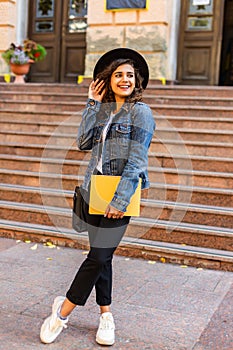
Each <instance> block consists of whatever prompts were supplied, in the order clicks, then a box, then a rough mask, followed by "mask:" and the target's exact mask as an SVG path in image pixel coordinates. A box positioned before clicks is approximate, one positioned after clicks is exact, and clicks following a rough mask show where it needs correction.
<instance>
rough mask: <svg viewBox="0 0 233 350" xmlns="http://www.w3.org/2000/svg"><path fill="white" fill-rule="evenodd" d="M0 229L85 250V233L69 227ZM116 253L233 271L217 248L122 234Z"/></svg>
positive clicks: (1, 224)
mask: <svg viewBox="0 0 233 350" xmlns="http://www.w3.org/2000/svg"><path fill="white" fill-rule="evenodd" d="M0 230H1V232H4V236H5V237H11V238H16V239H21V240H25V239H30V240H31V241H32V242H41V243H45V242H48V241H50V242H52V243H54V244H57V245H61V246H64V245H65V246H69V247H72V248H86V249H87V247H88V239H87V234H86V233H85V232H84V233H79V234H78V233H76V232H75V231H73V230H72V229H67V228H64V227H53V226H46V225H35V224H31V223H30V224H28V223H21V222H17V221H8V220H1V221H0ZM116 253H118V254H119V253H120V254H122V255H127V256H132V257H138V258H144V259H148V260H158V261H163V262H164V261H165V262H171V263H178V264H182V265H191V266H197V267H204V268H212V269H218V270H221V269H222V270H227V271H233V264H232V263H233V253H232V252H231V251H226V250H220V249H210V248H206V247H196V246H190V245H186V246H185V245H179V244H174V243H169V242H160V241H150V240H145V239H141V238H138V239H135V238H131V237H128V236H125V237H123V240H122V242H121V244H120V246H119V247H118V249H117V251H116ZM161 258H163V260H162V259H161Z"/></svg>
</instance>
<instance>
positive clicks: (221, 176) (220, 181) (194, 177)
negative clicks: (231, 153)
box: [0, 158, 233, 188]
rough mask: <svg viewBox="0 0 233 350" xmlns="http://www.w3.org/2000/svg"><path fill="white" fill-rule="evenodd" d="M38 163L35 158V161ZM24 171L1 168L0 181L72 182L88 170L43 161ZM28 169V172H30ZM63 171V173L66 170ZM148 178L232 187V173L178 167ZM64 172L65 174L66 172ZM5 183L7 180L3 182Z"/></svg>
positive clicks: (81, 163)
mask: <svg viewBox="0 0 233 350" xmlns="http://www.w3.org/2000/svg"><path fill="white" fill-rule="evenodd" d="M34 160H35V158H34ZM8 163H9V166H10V164H11V166H12V167H15V161H14V160H13V161H12V162H11V163H10V162H8V161H6V165H7V164H8ZM22 164H23V165H22V167H23V170H20V169H19V170H18V169H4V168H1V169H0V181H3V179H4V178H5V179H6V177H7V173H8V174H9V175H10V174H11V176H13V177H14V176H21V174H23V176H25V174H27V176H30V177H31V178H38V180H39V179H40V180H41V179H42V178H46V177H47V178H48V183H50V182H51V181H50V179H49V177H53V178H54V179H57V180H59V179H60V180H62V181H63V180H64V181H66V179H68V176H69V177H70V178H72V179H74V178H75V176H73V174H78V175H79V176H82V175H83V174H84V172H85V170H86V165H87V163H86V162H84V161H74V160H73V161H72V160H64V161H63V160H61V161H59V160H54V159H49V160H47V159H40V161H39V162H37V163H35V162H34V163H33V161H31V162H29V163H28V164H27V166H26V164H25V163H22ZM27 167H28V170H27ZM63 169H64V170H63ZM148 171H149V177H150V180H151V182H157V183H169V184H176V183H179V184H180V185H181V184H182V185H189V186H191V185H193V186H206V187H212V186H214V187H219V188H233V174H232V173H226V172H211V171H201V170H193V169H192V167H190V168H189V169H175V168H161V167H149V168H148ZM64 172H65V173H64ZM3 182H5V181H3Z"/></svg>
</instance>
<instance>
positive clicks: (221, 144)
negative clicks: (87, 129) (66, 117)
mask: <svg viewBox="0 0 233 350" xmlns="http://www.w3.org/2000/svg"><path fill="white" fill-rule="evenodd" d="M74 142H75V140H74ZM152 142H153V143H155V144H156V143H157V144H159V143H161V142H160V141H159V140H156V139H153V140H152ZM166 144H170V145H178V146H180V145H181V146H183V145H184V141H183V140H169V139H167V140H166ZM0 146H9V147H21V148H42V149H44V148H45V146H46V149H56V150H77V151H78V148H77V146H70V145H69V146H68V147H65V145H53V144H41V143H28V144H25V143H20V142H9V141H6V142H0ZM185 146H200V147H201V146H203V147H206V146H208V147H215V148H216V147H225V148H232V147H233V143H226V142H208V141H206V142H205V141H188V140H186V141H185ZM86 152H88V151H86ZM154 153H155V152H154ZM181 155H183V153H182V154H181Z"/></svg>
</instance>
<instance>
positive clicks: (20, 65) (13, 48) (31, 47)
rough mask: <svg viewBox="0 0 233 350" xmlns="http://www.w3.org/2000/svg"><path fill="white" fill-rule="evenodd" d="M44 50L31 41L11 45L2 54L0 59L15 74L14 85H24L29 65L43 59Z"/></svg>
mask: <svg viewBox="0 0 233 350" xmlns="http://www.w3.org/2000/svg"><path fill="white" fill-rule="evenodd" d="M46 54H47V52H46V49H45V48H44V47H43V46H42V45H40V44H37V43H36V42H35V41H32V40H24V42H23V45H15V44H13V43H12V44H11V45H10V47H9V48H8V49H7V50H6V51H4V52H3V53H2V58H3V59H4V60H5V62H6V63H7V64H8V65H9V66H10V68H11V71H12V73H14V74H15V76H16V78H15V83H24V75H25V74H27V73H28V72H29V69H30V64H31V63H34V62H38V61H41V60H43V59H44V58H45V56H46Z"/></svg>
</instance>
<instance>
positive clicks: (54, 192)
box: [0, 183, 233, 215]
mask: <svg viewBox="0 0 233 350" xmlns="http://www.w3.org/2000/svg"><path fill="white" fill-rule="evenodd" d="M0 190H1V191H10V190H14V191H18V192H23V193H25V192H28V193H38V190H39V192H40V194H41V195H42V196H43V195H48V196H54V197H61V196H64V195H65V197H67V198H72V197H73V193H74V192H73V191H69V190H59V189H52V188H41V187H40V188H38V187H35V186H34V187H33V186H22V185H12V184H5V183H0ZM230 192H231V194H232V195H233V190H232V191H230ZM16 202H17V201H16ZM141 203H142V205H143V206H154V207H156V208H161V207H163V208H166V209H174V208H175V209H176V210H184V209H187V210H188V209H190V210H192V211H197V212H200V211H201V212H211V213H213V212H215V213H216V214H218V213H219V212H220V213H222V214H223V215H225V214H226V215H233V208H232V207H226V206H225V207H220V206H211V205H204V204H197V203H195V204H192V203H185V202H175V201H167V200H164V201H161V200H156V199H151V198H147V199H144V198H142V199H141Z"/></svg>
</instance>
